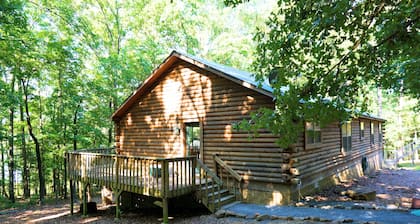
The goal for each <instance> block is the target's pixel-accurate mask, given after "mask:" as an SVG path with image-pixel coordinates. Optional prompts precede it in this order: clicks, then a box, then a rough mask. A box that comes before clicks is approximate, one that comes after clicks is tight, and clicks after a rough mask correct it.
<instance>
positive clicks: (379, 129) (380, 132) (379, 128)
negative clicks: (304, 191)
mask: <svg viewBox="0 0 420 224" xmlns="http://www.w3.org/2000/svg"><path fill="white" fill-rule="evenodd" d="M382 138H383V136H382V123H381V122H378V143H379V145H382V141H383V139H382Z"/></svg>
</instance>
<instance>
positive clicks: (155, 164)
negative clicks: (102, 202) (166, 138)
mask: <svg viewBox="0 0 420 224" xmlns="http://www.w3.org/2000/svg"><path fill="white" fill-rule="evenodd" d="M67 159H68V163H69V164H68V167H69V170H68V173H69V177H70V179H72V180H75V181H82V182H85V183H90V184H98V185H103V186H108V187H111V188H114V189H119V190H122V191H129V192H133V193H138V194H143V195H149V196H154V197H160V198H170V197H176V196H180V195H184V194H187V193H189V192H192V191H193V190H194V187H195V181H196V178H195V166H196V158H195V157H193V156H191V157H182V158H153V157H137V156H123V155H115V154H101V153H88V152H69V153H67Z"/></svg>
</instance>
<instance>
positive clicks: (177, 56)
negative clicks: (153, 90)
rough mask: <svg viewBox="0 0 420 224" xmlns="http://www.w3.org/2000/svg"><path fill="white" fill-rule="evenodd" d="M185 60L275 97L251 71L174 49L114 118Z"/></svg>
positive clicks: (125, 110) (270, 89)
mask: <svg viewBox="0 0 420 224" xmlns="http://www.w3.org/2000/svg"><path fill="white" fill-rule="evenodd" d="M179 61H184V62H187V63H189V64H192V65H195V66H197V67H199V68H201V69H204V70H206V71H209V72H211V73H213V74H216V75H218V76H220V77H223V78H225V79H228V80H230V81H233V82H235V83H237V84H239V85H242V86H244V87H246V88H249V89H251V90H254V91H256V92H259V93H262V94H264V95H266V96H269V97H273V89H272V88H271V86H270V84H269V83H268V81H265V82H263V83H261V84H260V85H259V83H258V82H256V81H255V79H254V76H253V75H252V74H251V73H248V72H245V71H241V70H238V69H235V68H232V67H229V66H225V65H221V64H218V63H215V62H212V61H207V60H205V59H202V58H199V57H195V56H192V55H189V54H186V53H183V52H179V51H172V53H171V54H170V55H169V56H168V57H167V58H166V59H165V60H164V61H163V62H162V64H160V65H159V66H158V67H157V68H156V69H155V70H154V71H153V72H152V74H151V75H150V76H149V77H148V78H147V79H146V80H145V81H144V82H143V83H142V84H141V85H140V86H139V87H138V88H137V89H136V90H135V91H134V92H133V93H132V94H131V96H129V97H128V98H127V99H126V100H125V101H124V103H123V104H122V105H121V106H120V107H119V108H118V109H117V110H116V111H115V112H114V114H113V115H112V120H118V119H119V118H120V117H122V116H123V115H124V114H125V113H126V112H127V110H129V109H130V108H131V106H132V105H133V104H134V103H135V102H136V101H137V100H138V99H139V98H140V97H141V96H143V95H144V94H147V93H148V92H149V91H150V87H152V86H153V84H154V83H155V82H156V81H157V80H158V79H159V78H160V77H161V76H162V75H163V74H164V73H165V72H166V71H167V70H168V69H169V68H170V67H171V66H172V65H173V64H175V63H176V62H179Z"/></svg>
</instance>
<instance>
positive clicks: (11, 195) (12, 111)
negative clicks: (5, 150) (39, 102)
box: [8, 76, 15, 203]
mask: <svg viewBox="0 0 420 224" xmlns="http://www.w3.org/2000/svg"><path fill="white" fill-rule="evenodd" d="M10 87H11V88H10V90H11V91H12V94H11V95H12V96H13V97H14V95H15V94H14V91H15V77H14V76H13V77H12V82H11V85H10ZM14 118H15V108H14V103H13V102H12V105H11V106H10V108H9V122H10V135H9V154H8V159H9V166H8V168H9V199H10V201H11V202H12V203H14V202H15V184H14V183H15V182H14V180H15V175H14V172H15V161H14V155H13V154H14V137H15V130H14Z"/></svg>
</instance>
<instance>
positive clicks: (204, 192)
mask: <svg viewBox="0 0 420 224" xmlns="http://www.w3.org/2000/svg"><path fill="white" fill-rule="evenodd" d="M66 156H67V162H68V166H67V172H68V176H69V178H70V185H71V187H70V189H71V213H72V214H73V197H74V190H73V189H74V183H75V182H76V181H79V182H81V183H82V186H83V211H84V215H86V210H87V207H86V206H87V194H86V192H87V187H88V186H89V185H91V184H97V185H101V186H106V187H108V188H111V189H112V190H113V191H114V193H115V194H116V195H115V199H116V217H117V218H119V217H120V214H121V213H120V208H119V206H120V203H119V200H120V195H121V193H122V192H123V191H127V192H133V193H137V194H142V195H147V196H152V197H155V198H160V199H161V200H162V209H163V222H164V223H167V222H168V199H169V198H173V197H178V196H181V195H186V194H191V193H195V195H196V197H197V198H198V199H199V201H200V202H201V203H202V204H203V205H205V206H206V207H207V208H208V209H209V210H210V211H212V212H215V211H216V210H217V209H220V208H221V206H223V205H224V204H227V203H231V202H232V201H235V200H236V199H237V198H238V193H240V188H241V183H242V182H241V181H242V178H241V177H240V176H239V175H238V174H237V173H235V172H234V171H233V170H232V169H231V168H229V167H228V166H227V165H226V164H224V163H223V161H221V160H220V159H217V158H218V157H217V156H215V164H216V167H219V168H218V169H217V173H219V174H220V177H219V176H218V175H217V174H216V173H215V172H214V171H212V170H210V169H209V168H208V167H207V166H206V165H205V164H204V163H203V162H202V161H201V160H198V159H197V158H196V157H194V156H190V157H182V158H153V157H136V156H122V155H115V154H102V153H90V152H80V151H78V152H68V153H67V155H66ZM217 164H220V165H219V166H217ZM230 176H232V178H229V177H230ZM238 178H239V180H238ZM222 179H223V180H225V181H226V182H224V181H222ZM232 183H236V184H234V185H232ZM232 186H233V187H232Z"/></svg>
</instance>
